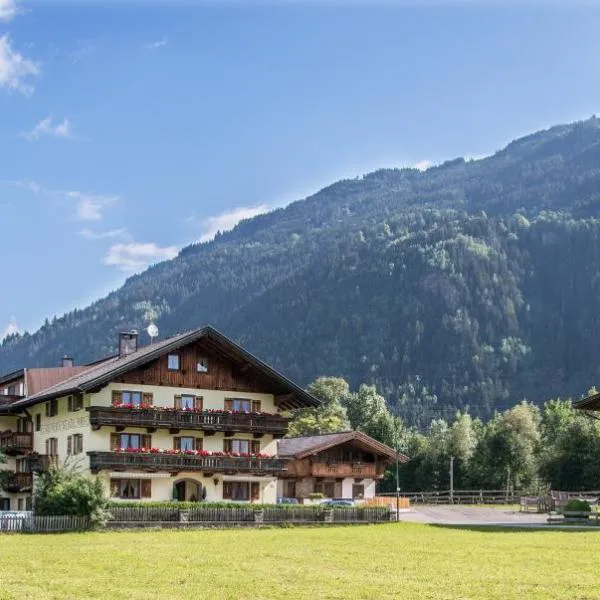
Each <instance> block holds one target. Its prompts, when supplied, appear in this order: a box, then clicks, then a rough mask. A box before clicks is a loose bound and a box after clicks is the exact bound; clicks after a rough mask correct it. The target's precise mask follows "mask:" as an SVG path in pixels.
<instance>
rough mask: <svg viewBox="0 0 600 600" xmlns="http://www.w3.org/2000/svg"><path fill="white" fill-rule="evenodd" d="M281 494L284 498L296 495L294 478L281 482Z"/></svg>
mask: <svg viewBox="0 0 600 600" xmlns="http://www.w3.org/2000/svg"><path fill="white" fill-rule="evenodd" d="M283 495H284V497H286V498H295V497H296V482H295V481H294V480H291V481H284V482H283Z"/></svg>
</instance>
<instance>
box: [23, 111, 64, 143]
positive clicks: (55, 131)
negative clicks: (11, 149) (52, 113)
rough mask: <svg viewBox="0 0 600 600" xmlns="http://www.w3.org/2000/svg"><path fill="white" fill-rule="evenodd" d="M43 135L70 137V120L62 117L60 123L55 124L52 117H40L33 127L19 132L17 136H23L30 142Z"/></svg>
mask: <svg viewBox="0 0 600 600" xmlns="http://www.w3.org/2000/svg"><path fill="white" fill-rule="evenodd" d="M43 135H49V136H52V137H57V138H69V137H71V122H70V121H69V119H66V118H65V119H63V121H62V123H57V124H56V125H55V124H54V123H53V121H52V117H46V118H45V119H42V120H41V121H40V122H39V123H38V124H37V125H36V126H35V127H34V128H33V129H31V130H30V131H25V132H23V133H20V134H19V137H22V138H25V139H26V140H29V141H30V142H31V141H33V140H39V139H40V137H42V136H43Z"/></svg>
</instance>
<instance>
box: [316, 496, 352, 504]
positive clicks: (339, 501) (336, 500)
mask: <svg viewBox="0 0 600 600" xmlns="http://www.w3.org/2000/svg"><path fill="white" fill-rule="evenodd" d="M321 505H322V506H354V502H353V501H352V500H347V499H346V498H332V499H331V500H325V502H321Z"/></svg>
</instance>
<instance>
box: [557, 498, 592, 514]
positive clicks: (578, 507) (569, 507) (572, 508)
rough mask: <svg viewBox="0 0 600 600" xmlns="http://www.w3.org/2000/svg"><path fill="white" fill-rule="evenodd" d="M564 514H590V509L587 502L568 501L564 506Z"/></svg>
mask: <svg viewBox="0 0 600 600" xmlns="http://www.w3.org/2000/svg"><path fill="white" fill-rule="evenodd" d="M564 512H588V513H589V512H592V507H591V506H590V503H589V502H588V501H587V500H569V501H568V502H567V503H566V504H565V508H564Z"/></svg>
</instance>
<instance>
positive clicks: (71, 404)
mask: <svg viewBox="0 0 600 600" xmlns="http://www.w3.org/2000/svg"><path fill="white" fill-rule="evenodd" d="M82 408H83V396H81V395H79V394H77V395H75V396H69V397H68V398H67V409H68V411H69V412H75V411H77V410H81V409H82Z"/></svg>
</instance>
